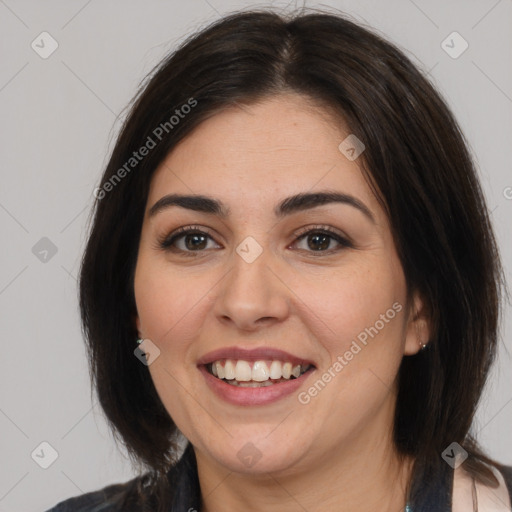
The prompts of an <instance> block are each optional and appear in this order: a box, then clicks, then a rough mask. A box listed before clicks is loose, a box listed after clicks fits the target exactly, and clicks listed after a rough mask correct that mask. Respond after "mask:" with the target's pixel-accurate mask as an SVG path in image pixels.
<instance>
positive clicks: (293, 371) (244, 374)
mask: <svg viewBox="0 0 512 512" xmlns="http://www.w3.org/2000/svg"><path fill="white" fill-rule="evenodd" d="M308 368H309V365H305V366H304V365H303V366H301V365H300V364H298V365H296V366H293V365H292V363H290V362H286V363H281V361H272V362H271V363H270V367H269V366H268V365H267V363H266V362H265V361H255V362H254V363H253V364H252V367H251V363H250V362H249V361H244V360H242V359H238V360H236V361H235V360H233V359H226V360H225V361H221V360H219V361H214V362H213V363H211V371H212V373H213V375H215V376H216V377H218V378H219V379H226V380H237V381H239V382H249V381H251V380H253V381H256V382H264V381H266V380H269V379H273V380H276V379H280V378H284V379H289V378H291V377H292V375H293V377H295V378H297V377H299V376H300V374H301V373H304V372H305V371H306V370H307V369H308Z"/></svg>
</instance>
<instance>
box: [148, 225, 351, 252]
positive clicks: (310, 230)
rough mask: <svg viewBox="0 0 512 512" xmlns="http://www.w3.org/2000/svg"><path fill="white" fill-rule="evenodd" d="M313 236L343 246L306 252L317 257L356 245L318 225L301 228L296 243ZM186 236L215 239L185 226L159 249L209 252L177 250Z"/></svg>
mask: <svg viewBox="0 0 512 512" xmlns="http://www.w3.org/2000/svg"><path fill="white" fill-rule="evenodd" d="M311 234H322V235H327V236H329V237H330V238H331V239H333V240H335V241H336V242H338V244H339V245H340V246H341V247H338V248H337V249H327V250H325V251H313V250H311V251H307V250H306V252H310V253H311V254H313V255H315V256H323V255H330V254H333V253H334V252H338V251H341V250H343V249H345V248H353V247H354V245H353V244H352V243H351V242H350V241H349V240H348V239H347V238H345V237H343V236H342V235H340V234H339V233H337V232H335V231H333V230H332V229H330V228H329V226H325V225H318V226H313V227H311V226H307V227H305V228H301V229H300V230H299V231H297V232H295V233H294V236H295V240H294V243H295V242H297V241H300V240H302V239H304V238H306V237H307V236H308V235H311ZM186 235H206V236H207V237H209V238H210V239H212V240H213V237H212V236H211V234H210V232H209V231H208V230H207V229H205V228H202V227H200V226H183V227H181V228H178V229H177V230H176V231H174V232H173V233H171V234H170V235H168V236H165V237H163V238H161V239H160V240H158V247H159V248H160V249H163V250H165V251H170V252H180V253H182V254H183V255H186V256H191V257H196V256H198V255H199V254H198V253H202V252H205V251H206V250H208V249H200V250H197V251H184V250H182V249H177V248H176V247H173V245H174V243H175V242H176V241H177V240H179V239H180V238H183V237H185V236H186ZM301 250H305V249H301Z"/></svg>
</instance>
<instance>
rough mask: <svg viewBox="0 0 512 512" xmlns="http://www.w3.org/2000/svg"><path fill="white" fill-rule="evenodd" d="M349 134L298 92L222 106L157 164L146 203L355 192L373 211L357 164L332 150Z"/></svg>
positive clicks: (263, 201)
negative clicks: (174, 197)
mask: <svg viewBox="0 0 512 512" xmlns="http://www.w3.org/2000/svg"><path fill="white" fill-rule="evenodd" d="M348 135H350V133H349V131H348V130H347V129H346V127H345V126H344V123H343V122H342V121H341V120H340V121H338V120H337V118H336V117H335V116H334V115H332V113H331V112H329V111H327V110H325V109H321V108H319V107H318V106H315V105H312V104H311V102H309V101H308V100H307V99H306V98H304V97H303V96H300V95H282V96H277V97H272V98H268V99H265V100H263V101H261V102H259V103H257V104H253V105H248V106H247V105H240V106H238V107H237V106H235V107H232V108H229V109H226V110H224V111H222V112H220V113H218V114H216V115H214V116H212V117H211V118H209V119H207V120H205V121H203V122H202V123H201V124H200V125H199V126H198V127H197V128H196V129H195V130H194V131H193V132H192V133H191V134H190V135H189V136H188V137H187V138H185V139H184V140H183V141H181V142H180V143H179V144H178V145H177V146H176V147H175V148H174V149H173V151H172V152H171V153H170V154H169V155H168V156H167V158H166V159H165V160H164V162H163V163H162V164H161V165H160V166H159V168H158V169H157V170H156V172H155V174H154V176H153V179H152V183H151V188H150V194H149V200H148V203H149V206H150V205H151V204H152V203H154V202H155V201H156V200H158V199H159V198H160V197H161V196H162V195H164V194H168V193H172V192H175V193H176V192H177V193H195V194H204V195H215V196H216V197H221V198H222V199H223V201H224V202H226V203H227V204H231V203H237V202H240V201H243V202H244V205H245V207H246V208H249V207H256V206H257V205H259V206H260V207H267V206H268V207H269V208H272V207H273V206H274V204H276V203H277V202H278V201H279V198H281V197H283V196H285V195H286V196H287V195H292V194H296V193H299V192H312V191H314V190H315V189H320V188H321V189H326V188H328V189H333V190H337V191H340V192H345V193H350V194H352V195H356V196H357V197H359V198H360V199H361V200H363V201H365V202H366V204H368V206H369V207H370V208H371V209H372V210H374V211H375V212H376V213H377V209H378V208H379V206H378V202H377V201H376V199H375V198H374V196H373V194H372V192H371V190H370V188H369V186H368V184H367V182H366V180H365V179H364V176H363V174H362V172H361V169H360V166H359V162H358V160H357V159H356V160H354V161H351V160H349V159H348V158H347V157H346V156H345V154H344V153H342V152H341V151H340V149H339V145H340V143H341V142H342V141H343V140H345V139H346V137H347V136H348Z"/></svg>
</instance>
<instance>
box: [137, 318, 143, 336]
mask: <svg viewBox="0 0 512 512" xmlns="http://www.w3.org/2000/svg"><path fill="white" fill-rule="evenodd" d="M135 326H136V328H137V336H138V337H139V338H142V334H141V331H142V329H141V326H140V318H139V315H137V316H136V317H135Z"/></svg>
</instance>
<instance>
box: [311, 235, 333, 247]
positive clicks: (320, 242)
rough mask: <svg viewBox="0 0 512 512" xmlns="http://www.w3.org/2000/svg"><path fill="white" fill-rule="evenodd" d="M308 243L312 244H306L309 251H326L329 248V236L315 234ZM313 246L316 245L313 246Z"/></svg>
mask: <svg viewBox="0 0 512 512" xmlns="http://www.w3.org/2000/svg"><path fill="white" fill-rule="evenodd" d="M309 241H310V242H311V241H312V242H313V243H308V246H309V248H310V249H327V248H328V247H329V236H328V235H324V234H321V233H319V234H316V235H311V238H310V239H309ZM315 244H317V245H316V246H315Z"/></svg>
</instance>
